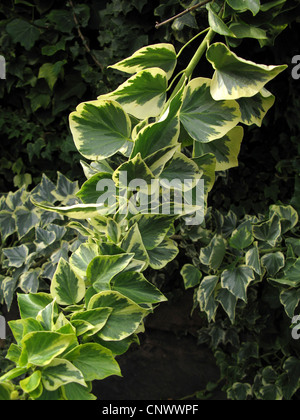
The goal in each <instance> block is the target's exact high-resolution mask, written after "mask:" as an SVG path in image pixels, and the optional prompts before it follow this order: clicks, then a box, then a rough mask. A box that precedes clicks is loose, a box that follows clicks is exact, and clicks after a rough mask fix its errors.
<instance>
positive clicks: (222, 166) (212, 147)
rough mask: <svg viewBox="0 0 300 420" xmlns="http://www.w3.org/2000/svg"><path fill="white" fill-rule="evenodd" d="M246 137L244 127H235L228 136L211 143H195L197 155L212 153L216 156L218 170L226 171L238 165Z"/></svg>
mask: <svg viewBox="0 0 300 420" xmlns="http://www.w3.org/2000/svg"><path fill="white" fill-rule="evenodd" d="M243 137H244V129H243V127H240V126H238V127H234V128H233V129H232V130H231V131H229V133H227V134H226V136H224V137H222V138H221V139H218V140H214V141H212V142H210V143H198V142H197V143H195V145H194V150H195V155H196V156H198V155H202V154H204V153H211V154H213V155H214V156H215V158H216V168H215V170H216V171H226V170H228V169H231V168H235V167H236V166H238V164H239V162H238V156H239V154H240V150H241V144H242V141H243Z"/></svg>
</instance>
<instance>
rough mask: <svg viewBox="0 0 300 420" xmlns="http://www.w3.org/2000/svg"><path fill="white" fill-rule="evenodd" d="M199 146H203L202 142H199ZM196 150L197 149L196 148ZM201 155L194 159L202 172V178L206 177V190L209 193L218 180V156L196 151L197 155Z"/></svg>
mask: <svg viewBox="0 0 300 420" xmlns="http://www.w3.org/2000/svg"><path fill="white" fill-rule="evenodd" d="M195 146H196V145H195ZM198 146H200V147H201V146H202V144H200V143H198V142H197V147H198ZM195 150H197V149H196V148H195ZM199 155H202V156H200V157H195V158H193V161H194V162H195V163H196V164H197V166H198V168H199V170H200V171H201V172H202V179H204V191H205V194H208V193H209V192H210V191H211V190H212V189H213V186H214V184H215V181H216V157H215V155H214V154H213V153H206V154H203V153H202V152H200V153H199V154H198V153H195V156H199Z"/></svg>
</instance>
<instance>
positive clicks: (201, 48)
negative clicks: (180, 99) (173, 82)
mask: <svg viewBox="0 0 300 420" xmlns="http://www.w3.org/2000/svg"><path fill="white" fill-rule="evenodd" d="M214 36H215V32H214V31H213V30H212V29H210V30H209V31H208V34H207V35H206V37H205V38H204V39H203V41H202V42H201V44H200V46H199V48H198V50H197V51H196V53H195V55H194V57H193V58H192V60H191V61H190V64H189V65H188V66H187V68H186V69H185V70H184V71H183V75H182V76H181V79H180V80H179V82H178V84H177V86H176V87H175V89H174V91H173V93H172V95H171V97H170V99H169V102H170V101H171V100H172V99H173V98H174V97H175V96H176V95H177V93H178V92H179V91H180V89H181V88H182V86H183V85H184V84H185V82H186V80H187V79H188V78H189V77H191V75H192V74H193V71H194V70H195V68H196V66H197V65H198V63H199V61H200V60H201V58H202V57H203V55H204V53H205V52H206V50H207V47H208V45H210V43H211V41H212V40H213V38H214Z"/></svg>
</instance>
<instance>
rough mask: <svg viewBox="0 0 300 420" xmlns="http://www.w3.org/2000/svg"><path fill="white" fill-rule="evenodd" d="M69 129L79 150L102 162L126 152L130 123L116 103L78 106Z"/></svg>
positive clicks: (71, 116)
mask: <svg viewBox="0 0 300 420" xmlns="http://www.w3.org/2000/svg"><path fill="white" fill-rule="evenodd" d="M70 129H71V132H72V134H73V138H74V142H75V145H76V147H77V149H78V151H79V152H80V153H81V154H82V155H83V156H84V157H86V158H87V159H91V160H98V159H99V160H101V159H105V158H108V157H110V156H112V155H114V154H115V153H117V152H124V151H125V150H126V149H127V146H128V142H129V141H130V135H131V121H130V118H129V117H128V115H127V114H126V112H125V111H124V110H123V109H122V107H121V106H120V105H119V104H118V103H117V102H114V101H111V100H98V101H92V102H85V103H82V104H80V105H79V106H78V107H77V109H76V112H73V113H72V114H71V115H70Z"/></svg>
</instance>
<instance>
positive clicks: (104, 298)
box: [88, 291, 148, 341]
mask: <svg viewBox="0 0 300 420" xmlns="http://www.w3.org/2000/svg"><path fill="white" fill-rule="evenodd" d="M96 308H113V312H112V314H111V315H110V317H109V318H108V321H107V323H106V325H105V326H104V328H102V330H101V331H100V332H99V333H98V336H99V338H101V339H102V340H104V341H120V340H123V339H125V338H127V337H129V336H130V335H131V334H133V333H134V332H135V331H136V330H137V329H138V327H139V325H140V323H141V322H142V320H143V318H144V317H145V316H146V315H147V313H148V311H147V310H145V309H143V308H142V307H140V306H139V305H137V304H136V303H134V302H133V301H132V300H130V299H128V298H127V297H125V296H123V295H121V293H119V292H115V291H106V292H101V293H99V294H97V295H94V296H93V297H92V298H91V300H90V302H89V305H88V309H96Z"/></svg>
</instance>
